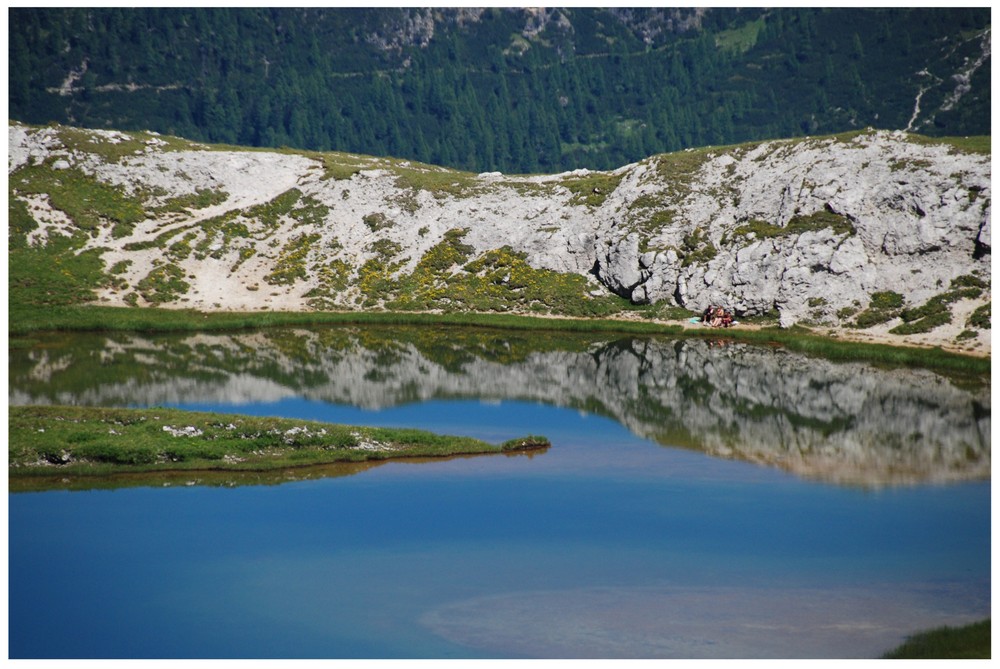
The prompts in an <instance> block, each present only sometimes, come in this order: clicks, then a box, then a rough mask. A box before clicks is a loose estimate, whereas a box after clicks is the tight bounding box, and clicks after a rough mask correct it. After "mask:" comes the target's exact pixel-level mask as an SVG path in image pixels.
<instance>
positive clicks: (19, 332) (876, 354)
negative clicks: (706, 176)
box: [9, 306, 990, 374]
mask: <svg viewBox="0 0 1000 669" xmlns="http://www.w3.org/2000/svg"><path fill="white" fill-rule="evenodd" d="M9 315H10V318H9V334H10V335H11V336H12V337H14V336H21V337H23V336H28V335H30V333H31V332H34V331H44V330H68V331H139V332H169V331H176V332H193V331H199V330H200V331H209V330H215V331H219V330H239V329H250V328H263V327H272V326H308V325H468V326H477V327H489V328H502V329H507V330H538V331H544V330H550V331H551V330H558V331H569V332H602V333H610V334H616V333H617V334H623V335H657V334H665V335H671V336H690V337H702V338H710V339H719V340H727V339H731V340H738V341H744V342H748V343H755V344H762V345H779V346H784V347H786V348H788V349H790V350H793V351H796V352H799V353H804V354H807V355H817V356H821V357H824V358H827V359H830V360H837V361H863V362H873V363H883V364H890V365H913V366H919V367H926V368H932V369H941V370H949V371H954V372H964V373H972V374H987V373H989V370H990V358H989V357H986V358H982V357H974V356H969V355H962V354H959V353H953V352H949V351H945V350H942V349H940V348H916V347H912V346H896V345H889V344H882V343H868V342H857V341H845V340H840V339H833V338H831V337H827V336H823V335H820V334H816V333H815V332H813V331H811V330H809V329H807V328H802V327H794V328H788V329H781V328H778V327H776V326H768V325H764V326H758V327H753V328H745V327H736V328H731V329H727V330H725V331H721V330H718V329H715V328H694V329H691V328H685V327H684V326H683V324H682V323H686V320H684V321H678V322H676V323H673V322H669V321H667V322H664V321H658V322H654V321H651V320H642V319H589V318H588V319H584V318H545V317H536V316H520V315H514V314H491V313H461V312H453V313H414V312H384V311H369V312H262V313H252V312H247V313H241V312H211V313H208V312H199V311H191V310H175V309H156V308H131V309H130V308H122V307H98V306H52V307H48V308H44V309H38V308H27V309H26V308H20V309H19V308H12V309H11V310H10V314H9ZM685 318H686V315H685Z"/></svg>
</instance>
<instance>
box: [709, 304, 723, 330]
mask: <svg viewBox="0 0 1000 669" xmlns="http://www.w3.org/2000/svg"><path fill="white" fill-rule="evenodd" d="M724 314H725V310H724V309H723V308H722V307H714V308H713V311H712V319H711V320H710V321H709V323H708V324H709V325H711V326H712V327H713V328H717V327H721V326H722V317H723V315H724Z"/></svg>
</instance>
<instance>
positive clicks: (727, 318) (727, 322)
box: [722, 309, 733, 328]
mask: <svg viewBox="0 0 1000 669" xmlns="http://www.w3.org/2000/svg"><path fill="white" fill-rule="evenodd" d="M732 325H733V312H731V311H729V310H728V309H727V310H725V311H723V312H722V327H724V328H728V327H731V326H732Z"/></svg>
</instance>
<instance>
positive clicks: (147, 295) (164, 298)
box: [135, 263, 191, 305]
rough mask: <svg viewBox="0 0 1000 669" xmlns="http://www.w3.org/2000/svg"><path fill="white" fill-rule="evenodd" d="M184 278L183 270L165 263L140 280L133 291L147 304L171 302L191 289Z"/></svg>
mask: <svg viewBox="0 0 1000 669" xmlns="http://www.w3.org/2000/svg"><path fill="white" fill-rule="evenodd" d="M184 276H185V275H184V270H182V269H181V268H180V267H178V266H177V265H175V264H173V263H167V264H165V265H160V266H159V267H156V268H154V269H153V270H152V271H151V272H150V273H149V274H147V275H146V276H145V277H143V278H142V279H140V280H139V282H138V283H136V285H135V289H136V291H137V292H138V293H139V294H140V295H141V296H142V299H144V300H146V302H147V303H149V304H152V305H158V304H163V303H165V302H173V301H175V300H177V299H179V298H180V297H181V296H182V295H184V294H186V293H187V291H188V289H190V288H191V284H189V283H188V282H187V281H185V280H184Z"/></svg>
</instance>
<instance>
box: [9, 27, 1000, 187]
mask: <svg viewBox="0 0 1000 669" xmlns="http://www.w3.org/2000/svg"><path fill="white" fill-rule="evenodd" d="M9 19H10V38H11V39H10V46H9V52H8V59H9V62H10V68H9V69H10V82H9V88H8V91H9V96H8V97H9V100H10V115H11V117H12V118H15V119H18V120H21V121H24V122H29V123H36V124H44V123H47V122H51V121H54V122H59V123H68V124H71V125H80V126H84V127H97V128H117V129H126V130H127V129H132V130H145V129H151V130H156V131H159V132H162V133H165V134H174V135H180V136H183V137H188V138H191V139H197V140H202V141H212V142H225V143H239V144H243V145H248V146H270V147H280V146H292V147H297V148H303V149H313V150H331V149H333V150H342V151H353V152H358V153H365V154H371V155H381V156H395V157H402V158H409V159H414V160H420V161H423V162H429V163H432V164H436V165H445V166H450V167H456V168H461V169H467V170H471V171H477V172H478V171H490V170H502V171H504V172H516V173H529V172H558V171H562V170H565V169H573V168H578V167H587V168H591V169H609V168H614V167H617V166H619V165H623V164H625V163H628V162H633V161H637V160H640V159H642V158H645V157H646V156H648V155H652V154H656V153H660V152H666V151H676V150H678V149H682V148H690V147H698V146H705V145H709V144H731V143H736V142H743V141H750V140H760V139H773V138H784V137H793V136H801V135H809V134H827V133H832V132H842V131H849V130H858V129H860V128H863V127H868V126H872V127H877V128H885V129H902V130H909V131H914V132H921V133H924V134H929V135H950V136H964V135H982V134H988V133H989V132H990V103H991V87H990V67H991V59H990V35H991V29H990V11H989V8H926V9H912V8H911V9H852V8H844V9H805V8H772V9H766V10H765V9H733V8H708V9H661V8H637V9H615V10H608V9H597V8H549V9H523V8H490V9H458V8H433V9H431V8H399V9H383V8H355V9H266V8H242V9H220V8H200V9H199V8H195V9H180V8H171V9H156V8H137V9H129V8H54V9H53V8H12V9H11V10H10V17H9Z"/></svg>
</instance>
